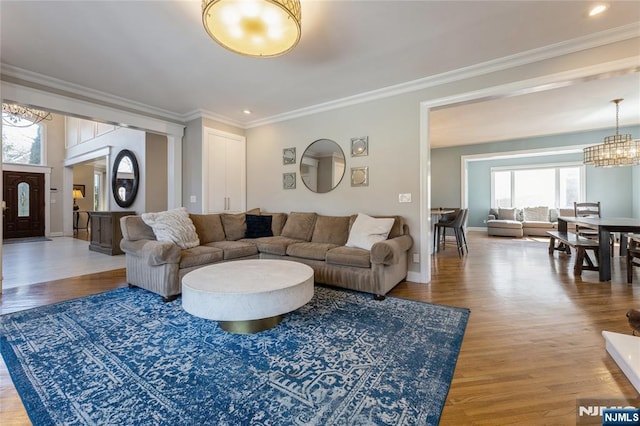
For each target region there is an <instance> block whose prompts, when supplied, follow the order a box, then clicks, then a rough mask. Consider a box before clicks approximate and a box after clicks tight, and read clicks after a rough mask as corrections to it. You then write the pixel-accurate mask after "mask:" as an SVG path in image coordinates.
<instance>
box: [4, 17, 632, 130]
mask: <svg viewBox="0 0 640 426" xmlns="http://www.w3.org/2000/svg"><path fill="white" fill-rule="evenodd" d="M635 37H640V25H638V24H637V23H633V24H628V25H625V26H622V27H617V28H612V29H609V30H606V31H601V32H598V33H594V34H589V35H587V36H584V37H579V38H576V39H572V40H567V41H563V42H560V43H556V44H552V45H549V46H544V47H541V48H537V49H532V50H528V51H526V52H521V53H517V54H514V55H510V56H506V57H503V58H498V59H495V60H491V61H487V62H483V63H480V64H475V65H471V66H468V67H464V68H459V69H456V70H453V71H449V72H445V73H441V74H436V75H433V76H429V77H424V78H420V79H417V80H412V81H408V82H405V83H401V84H397V85H393V86H388V87H385V88H381V89H376V90H372V91H369V92H364V93H360V94H357V95H353V96H348V97H344V98H341V99H336V100H333V101H329V102H325V103H322V104H317V105H312V106H309V107H305V108H300V109H297V110H293V111H289V112H286V113H282V114H277V115H273V116H271V117H267V118H263V119H259V120H254V121H250V122H247V123H244V122H240V121H237V120H234V119H231V118H228V117H225V116H223V115H219V114H216V113H214V112H211V111H206V110H202V109H198V110H194V111H191V112H188V113H185V114H179V113H176V112H174V111H168V110H165V109H162V108H157V107H154V106H151V105H147V104H144V103H141V102H137V101H133V100H130V99H126V98H123V97H120V96H116V95H112V94H109V93H106V92H102V91H99V90H96V89H92V88H89V87H85V86H81V85H78V84H75V83H70V82H67V81H64V80H60V79H57V78H53V77H49V76H46V75H43V74H39V73H36V72H33V71H29V70H25V69H22V68H18V67H14V66H12V65H8V64H4V63H0V74H1V75H2V76H5V75H6V76H9V77H12V78H14V79H18V80H22V81H26V82H29V83H32V84H37V85H40V86H42V87H44V88H47V87H48V88H51V89H56V90H59V91H63V92H67V93H69V94H72V95H75V96H77V97H78V98H79V99H83V100H86V101H92V100H93V101H97V102H100V103H103V104H107V105H113V106H119V107H122V108H125V109H129V110H131V111H137V112H139V113H143V114H146V115H150V116H156V117H161V118H164V119H167V120H171V121H174V122H177V123H185V122H188V121H191V120H194V119H197V118H206V119H211V120H214V121H217V122H220V123H223V124H227V125H230V126H234V127H238V128H240V129H250V128H253V127H259V126H263V125H266V124H272V123H277V122H281V121H286V120H291V119H294V118H298V117H303V116H307V115H311V114H316V113H319V112H323V111H328V110H332V109H337V108H343V107H346V106H350V105H355V104H360V103H364V102H369V101H372V100H377V99H383V98H387V97H391V96H396V95H399V94H403V93H408V92H414V91H418V90H423V89H427V88H430V87H434V86H439V85H443V84H447V83H451V82H455V81H460V80H464V79H468V78H473V77H478V76H481V75H485V74H490V73H493V72H497V71H503V70H505V69H509V68H514V67H518V66H522V65H527V64H530V63H534V62H538V61H543V60H546V59H551V58H555V57H559V56H563V55H567V54H570V53H574V52H578V51H581V50H586V49H592V48H595V47H599V46H604V45H607V44H611V43H615V42H619V41H624V40H628V39H631V38H635Z"/></svg>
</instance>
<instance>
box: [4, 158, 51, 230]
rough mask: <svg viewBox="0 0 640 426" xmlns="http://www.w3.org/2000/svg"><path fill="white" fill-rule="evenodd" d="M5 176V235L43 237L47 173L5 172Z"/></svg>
mask: <svg viewBox="0 0 640 426" xmlns="http://www.w3.org/2000/svg"><path fill="white" fill-rule="evenodd" d="M2 179H3V185H2V187H3V190H2V197H3V200H4V201H5V206H6V208H5V209H4V210H3V213H2V232H3V234H2V235H3V238H4V239H10V238H29V237H44V231H45V178H44V173H29V172H17V171H3V172H2Z"/></svg>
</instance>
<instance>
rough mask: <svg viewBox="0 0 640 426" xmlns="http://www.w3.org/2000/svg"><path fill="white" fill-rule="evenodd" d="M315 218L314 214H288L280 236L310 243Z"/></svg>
mask: <svg viewBox="0 0 640 426" xmlns="http://www.w3.org/2000/svg"><path fill="white" fill-rule="evenodd" d="M317 216H318V215H317V214H316V213H298V212H293V213H291V214H289V216H288V217H287V221H286V223H285V224H284V228H282V233H281V234H280V235H282V236H283V237H287V238H294V239H297V240H303V241H311V236H312V235H313V228H314V225H315V223H316V217H317Z"/></svg>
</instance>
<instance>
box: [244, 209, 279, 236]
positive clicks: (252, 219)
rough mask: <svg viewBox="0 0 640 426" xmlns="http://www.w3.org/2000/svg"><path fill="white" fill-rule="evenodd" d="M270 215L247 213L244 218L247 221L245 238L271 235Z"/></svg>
mask: <svg viewBox="0 0 640 426" xmlns="http://www.w3.org/2000/svg"><path fill="white" fill-rule="evenodd" d="M272 219H273V218H272V217H271V216H267V215H265V216H258V215H255V214H247V215H246V217H245V220H246V222H247V230H246V231H245V233H244V237H245V238H260V237H272V236H273V231H272V230H271V221H272Z"/></svg>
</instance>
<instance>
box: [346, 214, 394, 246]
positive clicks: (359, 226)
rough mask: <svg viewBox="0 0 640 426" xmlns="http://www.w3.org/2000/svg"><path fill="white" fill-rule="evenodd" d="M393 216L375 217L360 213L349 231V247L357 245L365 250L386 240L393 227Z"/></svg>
mask: <svg viewBox="0 0 640 426" xmlns="http://www.w3.org/2000/svg"><path fill="white" fill-rule="evenodd" d="M394 221H395V219H393V218H379V219H376V218H373V217H371V216H367V215H366V214H363V213H358V217H357V218H356V220H355V222H353V226H352V227H351V231H349V239H348V240H347V244H346V246H347V247H356V248H361V249H365V250H371V246H373V245H374V244H375V243H377V242H378V241H384V240H386V239H387V237H388V236H389V231H391V227H393V222H394Z"/></svg>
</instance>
